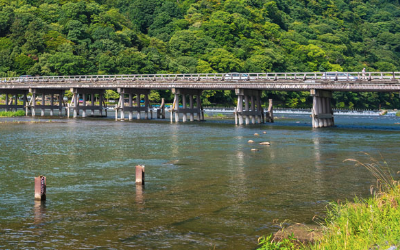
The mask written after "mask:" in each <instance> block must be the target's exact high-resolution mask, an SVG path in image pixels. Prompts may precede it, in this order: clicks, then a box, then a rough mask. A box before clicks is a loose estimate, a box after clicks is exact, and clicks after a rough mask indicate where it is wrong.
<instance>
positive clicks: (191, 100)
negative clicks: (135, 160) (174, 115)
mask: <svg viewBox="0 0 400 250" xmlns="http://www.w3.org/2000/svg"><path fill="white" fill-rule="evenodd" d="M189 108H190V109H191V110H192V109H193V95H189ZM190 121H191V122H192V121H194V114H193V113H192V112H190Z"/></svg>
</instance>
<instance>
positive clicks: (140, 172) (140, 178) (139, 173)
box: [136, 165, 144, 185]
mask: <svg viewBox="0 0 400 250" xmlns="http://www.w3.org/2000/svg"><path fill="white" fill-rule="evenodd" d="M136 185H144V166H143V165H137V166H136Z"/></svg>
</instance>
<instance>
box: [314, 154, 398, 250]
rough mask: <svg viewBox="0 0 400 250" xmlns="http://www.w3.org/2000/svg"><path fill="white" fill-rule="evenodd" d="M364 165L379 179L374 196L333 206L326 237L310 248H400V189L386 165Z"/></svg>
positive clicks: (330, 211) (329, 213) (329, 210)
mask: <svg viewBox="0 0 400 250" xmlns="http://www.w3.org/2000/svg"><path fill="white" fill-rule="evenodd" d="M371 160H372V163H362V162H359V161H357V160H353V159H350V161H354V162H356V164H358V165H361V166H363V167H365V168H367V169H368V170H369V171H370V172H371V173H372V174H373V175H374V176H375V177H376V178H377V186H376V188H375V191H373V190H374V189H373V188H371V193H373V196H372V197H370V198H368V199H365V200H364V199H359V198H356V199H355V200H354V203H349V202H348V203H346V204H331V206H330V208H329V209H328V214H327V218H326V227H325V232H324V236H323V238H322V239H320V240H319V241H317V242H316V243H315V244H314V245H312V246H310V248H311V249H388V248H389V247H391V246H400V209H399V204H400V187H399V185H398V182H396V181H394V180H393V178H392V175H391V174H390V172H389V168H387V166H386V165H387V164H386V162H384V165H383V166H382V164H380V163H379V162H378V161H375V160H374V159H371Z"/></svg>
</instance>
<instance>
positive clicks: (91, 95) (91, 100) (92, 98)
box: [90, 93, 94, 116]
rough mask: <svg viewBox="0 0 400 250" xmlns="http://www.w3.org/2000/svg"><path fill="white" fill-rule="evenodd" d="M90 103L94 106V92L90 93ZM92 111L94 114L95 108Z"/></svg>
mask: <svg viewBox="0 0 400 250" xmlns="http://www.w3.org/2000/svg"><path fill="white" fill-rule="evenodd" d="M90 105H92V107H94V93H92V94H90ZM91 111H92V114H91V115H92V116H94V109H92V110H91Z"/></svg>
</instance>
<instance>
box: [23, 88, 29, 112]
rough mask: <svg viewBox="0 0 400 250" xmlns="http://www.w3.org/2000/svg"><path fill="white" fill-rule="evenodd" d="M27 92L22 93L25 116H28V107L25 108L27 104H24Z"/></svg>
mask: <svg viewBox="0 0 400 250" xmlns="http://www.w3.org/2000/svg"><path fill="white" fill-rule="evenodd" d="M26 96H27V94H26V93H24V100H23V105H24V107H25V115H26V116H28V108H27V105H26V102H27V99H28V98H27V97H26Z"/></svg>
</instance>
